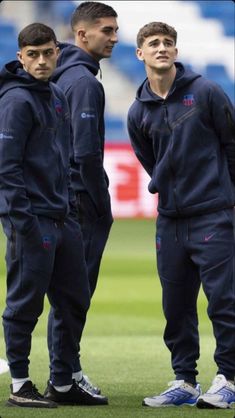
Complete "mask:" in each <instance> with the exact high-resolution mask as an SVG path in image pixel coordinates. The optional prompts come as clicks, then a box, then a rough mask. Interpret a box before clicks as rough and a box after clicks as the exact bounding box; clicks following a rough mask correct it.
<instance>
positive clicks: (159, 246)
mask: <svg viewBox="0 0 235 418" xmlns="http://www.w3.org/2000/svg"><path fill="white" fill-rule="evenodd" d="M161 241H162V240H161V237H157V239H156V248H157V251H159V250H160V249H161Z"/></svg>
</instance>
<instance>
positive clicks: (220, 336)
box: [156, 209, 235, 383]
mask: <svg viewBox="0 0 235 418" xmlns="http://www.w3.org/2000/svg"><path fill="white" fill-rule="evenodd" d="M233 212H234V211H233V209H226V210H222V211H218V212H215V213H210V214H207V215H203V216H195V217H191V218H187V219H172V218H169V217H165V216H162V215H159V216H158V219H157V234H156V247H157V266H158V272H159V277H160V280H161V285H162V290H163V310H164V314H165V318H166V327H165V332H164V340H165V343H166V345H167V347H168V349H169V350H170V352H171V359H172V368H173V370H174V372H175V375H176V379H184V380H186V381H187V382H191V383H195V380H196V375H197V374H198V372H197V370H196V362H197V360H198V358H199V335H198V318H197V306H196V305H197V297H198V292H199V288H200V284H201V283H202V286H203V290H204V292H205V294H206V297H207V299H208V316H209V318H210V320H211V322H212V326H213V331H214V336H215V339H216V350H215V353H214V359H215V362H216V364H217V367H218V373H221V374H223V375H224V376H225V377H226V378H227V379H231V380H233V379H234V376H235V271H234V259H235V240H234V218H233V217H234V213H233Z"/></svg>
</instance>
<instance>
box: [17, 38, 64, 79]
mask: <svg viewBox="0 0 235 418" xmlns="http://www.w3.org/2000/svg"><path fill="white" fill-rule="evenodd" d="M58 54H59V48H58V47H57V46H56V45H55V43H54V42H53V41H50V42H47V43H45V44H43V45H39V46H33V45H27V46H25V47H23V48H22V49H21V50H20V51H19V52H17V56H18V59H19V61H20V62H21V64H22V65H23V68H24V70H25V71H27V73H29V74H30V75H32V76H33V77H34V78H36V79H37V80H41V81H47V80H48V79H49V78H50V76H51V75H52V73H53V71H54V69H55V67H56V62H57V57H58Z"/></svg>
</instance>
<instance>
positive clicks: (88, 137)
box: [52, 43, 110, 216]
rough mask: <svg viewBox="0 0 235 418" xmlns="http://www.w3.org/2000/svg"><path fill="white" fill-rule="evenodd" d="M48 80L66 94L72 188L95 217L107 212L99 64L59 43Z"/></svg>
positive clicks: (78, 49) (78, 50) (71, 46)
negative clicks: (89, 205) (88, 202)
mask: <svg viewBox="0 0 235 418" xmlns="http://www.w3.org/2000/svg"><path fill="white" fill-rule="evenodd" d="M59 47H60V50H61V52H60V55H59V59H58V62H57V69H56V70H55V72H54V74H53V77H52V80H53V81H54V82H55V83H57V84H58V85H59V87H60V88H61V89H62V90H63V92H64V93H65V95H66V98H67V100H68V103H69V107H70V113H71V121H72V122H71V124H72V131H73V159H72V162H71V168H72V174H71V178H72V186H73V188H74V190H75V191H76V192H80V191H86V192H88V193H89V195H90V197H91V199H92V200H93V202H94V204H95V207H96V210H97V213H98V215H99V216H102V215H104V214H105V213H106V212H107V210H110V197H109V192H108V177H107V174H106V173H105V170H104V167H103V158H104V105H105V96H104V89H103V86H102V84H101V83H100V82H99V81H98V80H97V79H96V75H97V73H98V71H99V69H100V67H99V63H98V62H97V61H96V60H95V59H93V58H92V57H91V56H90V55H89V54H87V53H86V52H85V51H83V50H82V49H81V48H79V47H77V46H74V45H70V44H66V43H64V44H60V45H59Z"/></svg>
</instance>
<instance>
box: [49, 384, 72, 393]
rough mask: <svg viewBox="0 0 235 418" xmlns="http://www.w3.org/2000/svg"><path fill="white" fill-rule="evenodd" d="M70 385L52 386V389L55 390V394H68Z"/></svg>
mask: <svg viewBox="0 0 235 418" xmlns="http://www.w3.org/2000/svg"><path fill="white" fill-rule="evenodd" d="M71 387H72V385H64V386H54V385H53V388H55V390H57V392H63V393H64V392H68V391H69V390H70V389H71Z"/></svg>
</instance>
